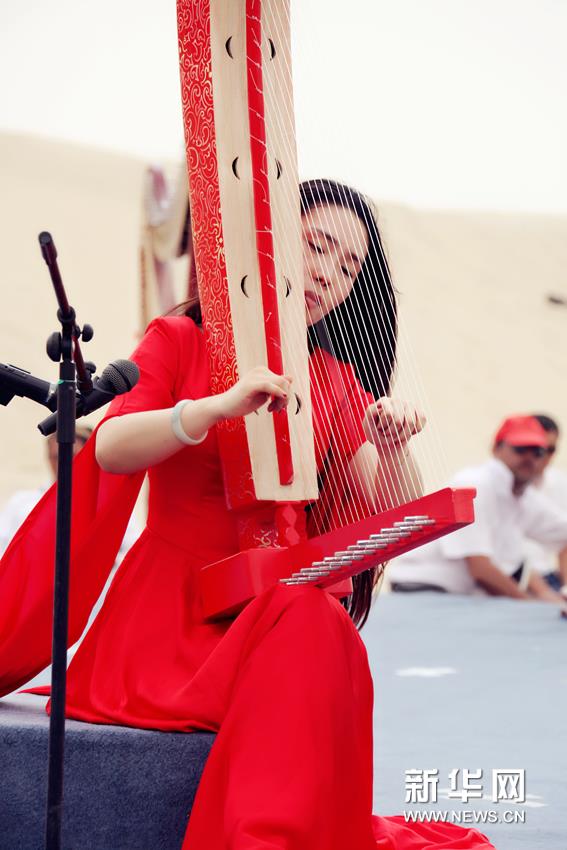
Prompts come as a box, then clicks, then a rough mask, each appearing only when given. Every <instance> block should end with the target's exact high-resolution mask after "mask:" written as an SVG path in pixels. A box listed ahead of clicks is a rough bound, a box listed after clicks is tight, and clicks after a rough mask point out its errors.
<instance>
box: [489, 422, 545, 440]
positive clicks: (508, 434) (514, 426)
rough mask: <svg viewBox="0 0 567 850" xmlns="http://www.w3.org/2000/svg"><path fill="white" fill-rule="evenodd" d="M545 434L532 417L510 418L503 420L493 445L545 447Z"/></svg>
mask: <svg viewBox="0 0 567 850" xmlns="http://www.w3.org/2000/svg"><path fill="white" fill-rule="evenodd" d="M547 442H548V440H547V434H546V433H545V431H544V429H543V428H542V427H541V425H540V424H539V422H538V421H537V419H536V418H535V417H533V416H510V417H509V418H508V419H505V420H504V422H503V423H502V425H501V426H500V428H499V429H498V431H497V432H496V435H495V437H494V443H495V444H496V443H508V445H510V446H541V447H542V448H546V447H547Z"/></svg>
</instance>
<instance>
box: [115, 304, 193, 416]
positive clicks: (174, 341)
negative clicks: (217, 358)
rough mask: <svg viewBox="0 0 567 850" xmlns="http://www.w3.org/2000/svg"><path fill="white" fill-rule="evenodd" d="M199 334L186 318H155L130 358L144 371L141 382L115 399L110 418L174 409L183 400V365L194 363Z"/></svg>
mask: <svg viewBox="0 0 567 850" xmlns="http://www.w3.org/2000/svg"><path fill="white" fill-rule="evenodd" d="M198 333H199V329H198V328H197V326H196V325H195V323H194V322H193V321H192V320H191V319H189V318H187V317H186V316H171V317H160V318H158V319H154V321H153V322H151V323H150V324H149V325H148V328H147V330H146V332H145V334H144V337H143V339H142V340H141V341H140V343H139V345H138V347H137V348H136V350H135V351H134V352H133V354H132V355H131V358H130V359H131V360H133V361H134V363H136V365H137V366H138V368H139V370H140V378H139V381H138V383H137V384H136V386H135V387H134V388H133V389H132V390H130V392H128V393H125V394H124V395H122V396H118V397H117V398H115V399H114V401H113V402H112V404H111V405H110V407H109V409H108V417H110V416H123V415H124V414H126V413H137V412H140V411H142V410H159V409H163V408H167V407H173V405H174V404H175V402H176V400H177V398H178V397H179V396H178V388H179V385H180V379H181V373H182V368H183V367H182V364H184V363H188V362H190V361H191V349H194V348H196V334H198Z"/></svg>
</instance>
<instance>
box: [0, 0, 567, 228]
mask: <svg viewBox="0 0 567 850" xmlns="http://www.w3.org/2000/svg"><path fill="white" fill-rule="evenodd" d="M234 2H236V0H234ZM2 6H3V10H2V33H1V35H0V73H1V79H2V87H1V92H2V93H1V94H0V106H1V109H0V127H1V128H2V129H9V130H15V131H27V132H32V133H41V134H43V135H46V136H52V137H57V138H63V139H69V140H75V141H79V142H83V143H87V144H90V145H95V146H103V147H105V148H110V149H114V150H120V151H125V152H128V153H132V154H136V155H138V156H141V157H143V158H144V159H148V160H152V161H158V162H159V161H161V160H164V159H167V160H170V159H172V158H178V157H179V156H180V152H181V150H182V127H181V108H180V102H179V76H178V68H177V41H176V21H175V2H174V0H136V1H135V2H134V0H120V2H116V0H97V2H96V3H94V2H92V0H91V2H89V3H87V2H85V0H57V2H53V0H42V2H39V0H26V2H22V3H15V2H11V3H8V0H2ZM292 27H293V33H294V77H295V92H296V116H297V138H298V149H299V159H300V171H301V175H302V176H304V177H305V176H322V175H325V176H334V177H338V178H340V179H343V180H346V181H349V182H351V183H353V184H354V185H356V186H358V187H360V188H362V189H363V190H365V191H367V192H369V193H370V194H372V195H374V196H375V197H376V198H386V199H391V200H397V201H405V202H409V203H414V204H418V205H421V206H430V207H431V206H433V207H476V208H487V209H503V210H511V209H512V210H534V211H549V212H563V213H565V212H567V167H566V165H565V153H566V151H567V118H566V109H565V99H566V93H567V60H566V59H565V55H566V52H567V51H566V47H565V45H566V43H567V2H565V0H348V2H339V0H292Z"/></svg>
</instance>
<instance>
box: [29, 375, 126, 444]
mask: <svg viewBox="0 0 567 850" xmlns="http://www.w3.org/2000/svg"><path fill="white" fill-rule="evenodd" d="M139 380H140V370H139V369H138V367H137V366H136V364H135V363H133V362H132V361H131V360H115V361H114V362H113V363H110V364H109V365H108V366H107V367H106V369H104V371H103V372H102V374H101V376H100V378H95V380H94V382H93V389H92V391H91V392H90V393H89V394H88V395H86V396H80V397H79V399H78V401H77V415H76V418H77V419H79V417H81V416H88V415H89V413H92V412H93V411H94V410H98V408H99V407H104V405H105V404H108V402H109V401H112V399H113V398H114V397H115V396H117V395H122V394H123V393H127V392H130V390H131V389H133V388H134V387H135V386H136V384H137V383H138V381H139ZM37 427H38V428H39V430H40V431H41V433H42V434H43V436H44V437H47V435H48V434H53V432H54V431H55V429H56V427H57V414H56V413H53V414H52V415H51V416H48V417H47V419H44V420H43V422H40V423H39V425H38V426H37Z"/></svg>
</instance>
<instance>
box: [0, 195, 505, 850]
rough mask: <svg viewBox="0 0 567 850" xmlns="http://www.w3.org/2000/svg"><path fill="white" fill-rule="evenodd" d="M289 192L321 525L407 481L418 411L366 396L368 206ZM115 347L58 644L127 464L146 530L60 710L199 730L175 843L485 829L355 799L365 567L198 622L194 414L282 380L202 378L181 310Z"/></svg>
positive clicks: (383, 295) (457, 841)
mask: <svg viewBox="0 0 567 850" xmlns="http://www.w3.org/2000/svg"><path fill="white" fill-rule="evenodd" d="M302 203H303V235H304V248H305V283H306V287H305V288H306V310H307V317H308V324H309V325H310V326H311V329H312V330H311V332H310V335H311V357H310V361H311V362H310V368H311V381H312V394H313V411H314V413H313V417H314V429H315V438H316V446H317V462H318V466H319V470H320V472H321V476H322V481H323V508H324V510H323V511H321V512H319V511H318V512H317V513H316V512H315V511H313V513H312V517H311V519H312V522H314V523H315V525H317V524H318V525H319V528H320V530H321V525H323V526H324V525H325V524H327V526H328V524H329V523H330V522H332V521H337V520H338V521H341V520H342V517H343V516H344V515H345V514H348V515H349V518H351V519H353V518H354V517H355V516H356V515H357V514H360V512H362V511H365V510H368V509H369V508H372V509H376V508H380V507H387V506H388V505H389V504H391V503H392V502H393V501H403V500H406V499H407V498H411V497H413V496H414V495H415V488H417V487H418V486H419V476H418V473H417V471H416V468H415V466H414V465H413V461H412V459H411V455H410V454H409V452H408V448H407V443H408V440H409V439H410V437H411V436H412V435H413V434H414V433H416V432H417V431H419V430H420V428H421V426H422V418H421V417H420V415H419V414H418V413H417V412H416V411H414V410H413V409H412V408H410V407H409V406H407V405H403V404H400V403H395V402H393V401H392V400H390V399H388V398H381V397H382V396H384V395H385V394H386V393H387V391H388V388H389V383H390V378H391V372H392V365H393V362H394V352H395V326H396V321H395V320H396V311H395V299H394V293H393V290H392V286H391V282H390V277H389V273H388V268H387V264H386V262H385V260H384V257H383V253H382V248H381V244H380V239H379V235H378V230H377V226H376V222H375V219H374V217H373V215H372V213H371V211H370V209H369V207H368V206H367V204H366V203H365V202H364V200H363V199H362V197H361V196H359V195H358V194H357V193H355V192H352V191H351V190H347V189H345V188H344V187H340V186H337V185H336V184H332V183H329V182H328V181H315V182H313V183H310V184H306V185H304V186H303V187H302ZM197 308H198V305H196V304H194V305H192V307H191V309H190V312H192V313H193V315H194V316H197V315H198V314H197V312H196V310H197ZM341 311H342V315H341ZM345 319H346V320H347V328H348V321H350V323H351V333H350V334H349V341H346V342H345V338H344V332H343V330H342V329H343V328H344V326H345ZM370 321H373V322H374V324H375V327H373V328H371V329H369V328H368V323H369V322H370ZM377 332H378V333H379V334H381V335H382V338H383V339H385V340H387V342H386V343H385V345H384V349H383V351H382V352H381V353H380V356H379V357H378V358H377V363H379V364H381V365H380V367H375V364H373V362H372V359H371V358H370V357H369V355H368V354H365V353H363V352H364V347H365V344H366V339H365V336H366V335H369V336H372V337H375V335H376V333H377ZM355 334H356V335H357V340H358V342H361V344H360V345H357V344H354V345H353V342H352V340H353V339H354V335H355ZM331 351H332V352H333V353H332V354H331V353H330V352H331ZM133 359H134V360H135V361H136V362H137V364H138V366H139V368H140V380H139V383H138V384H137V386H136V387H135V388H134V390H133V391H132V392H130V393H129V394H127V395H125V396H122V397H120V398H119V399H116V400H115V402H114V403H113V404H112V406H111V408H110V411H109V415H108V416H107V418H106V419H105V420H104V422H103V423H102V425H101V426H99V429H98V431H97V434H96V441H95V440H91V441H90V443H89V444H87V447H86V448H85V450H84V451H83V453H82V454H81V455H80V456H79V458H78V462H77V468H76V479H75V481H76V485H75V495H74V517H73V522H74V526H73V528H74V532H73V533H74V539H73V554H72V557H73V565H72V574H71V588H72V591H71V593H72V595H71V600H70V624H71V625H70V641H73V640H74V639H75V638H76V636H77V635H78V633H80V629H81V627H82V623H83V622H84V619H85V617H86V616H88V610H89V607H90V605H91V604H92V601H94V598H96V594H97V592H98V590H100V587H101V583H103V582H104V578H105V575H106V572H107V570H108V569H109V567H110V565H111V563H112V552H113V548H114V546H115V545H116V541H117V540H118V543H119V540H120V534H121V529H122V526H123V524H124V522H125V521H127V516H128V514H129V512H130V511H131V508H132V505H133V502H134V500H135V497H136V494H137V491H138V488H139V485H140V483H141V479H142V478H143V475H144V473H145V471H146V470H147V471H148V475H149V481H150V498H149V511H148V520H147V527H146V529H145V531H144V532H143V534H142V535H141V537H140V538H139V539H138V541H137V542H136V543H135V545H134V547H133V548H132V549H131V550H130V552H129V553H128V555H127V556H126V558H125V559H124V561H123V563H122V565H121V566H120V569H119V570H118V572H117V575H116V577H115V579H114V581H113V583H112V585H111V587H110V590H109V592H108V595H107V597H106V599H105V602H104V605H103V606H102V609H101V611H100V612H99V614H98V616H97V618H96V619H95V621H94V623H93V625H92V626H91V628H90V630H89V631H88V633H87V635H86V637H85V638H84V640H83V642H82V643H81V645H80V647H79V649H78V650H77V652H76V654H75V656H74V658H73V661H72V662H71V665H70V667H69V671H68V683H67V716H69V717H73V718H76V719H79V720H84V721H90V722H94V723H115V724H124V725H130V726H135V727H141V728H148V729H160V730H165V731H172V730H177V731H180V732H190V731H192V730H213V731H215V732H216V733H217V736H216V740H215V743H214V745H213V747H212V750H211V753H210V755H209V758H208V761H207V764H206V767H205V770H204V773H203V776H202V778H201V782H200V785H199V789H198V791H197V796H196V799H195V803H194V806H193V810H192V813H191V817H190V821H189V826H188V830H187V833H186V837H185V841H184V844H183V848H184V850H229V848H230V850H276V849H277V850H284V848H285V850H351V848H352V850H378V848H380V850H390V848H391V849H392V850H393V848H395V850H426V848H452V850H457V848H468V850H477V848H489V847H491V845H490V844H489V842H488V840H487V839H486V838H484V836H482V835H481V834H480V833H478V832H476V831H475V830H464V829H462V828H460V827H456V826H452V825H450V824H431V825H428V824H406V823H405V822H404V820H403V818H373V817H372V815H371V812H372V808H371V806H372V774H373V768H372V703H373V690H372V680H371V676H370V672H369V668H368V662H367V656H366V651H365V648H364V645H363V643H362V641H361V639H360V637H359V634H358V632H357V630H356V627H355V624H354V622H353V620H354V621H355V622H357V623H359V624H360V623H361V622H363V621H364V619H365V618H366V616H367V613H368V608H369V605H370V595H371V589H372V583H373V577H372V575H365V576H363V577H361V578H360V579H359V581H358V582H357V585H356V588H355V593H354V594H353V597H352V598H351V599H350V600H349V601H348V603H347V605H346V607H344V606H343V605H341V604H340V603H339V602H338V601H337V600H335V599H334V598H333V597H332V596H330V595H329V594H328V593H326V592H325V591H323V590H320V589H318V588H314V587H311V588H306V587H283V586H278V587H276V588H273V589H271V590H269V591H267V592H265V593H263V594H262V595H261V596H259V597H258V598H256V599H255V600H254V601H253V602H251V603H250V604H249V605H248V606H247V608H246V609H245V610H244V611H243V612H242V613H241V614H240V615H239V616H238V617H237V618H236V619H235V620H233V621H228V622H219V623H214V624H211V623H205V622H204V621H203V616H202V611H201V603H200V599H199V593H198V584H197V578H198V573H199V570H200V569H201V567H203V566H204V565H206V564H208V563H211V562H213V561H216V560H219V559H221V558H224V557H227V556H228V555H231V554H233V553H235V552H236V551H238V541H237V533H236V526H235V520H234V518H233V516H232V515H231V514H230V513H229V511H228V510H227V508H226V504H225V497H224V487H223V480H222V474H221V467H220V461H219V456H218V449H217V442H216V435H215V429H214V427H213V426H214V425H215V423H216V422H218V421H219V420H221V419H226V418H230V417H236V416H242V415H245V414H247V413H250V412H251V411H253V410H256V409H257V408H259V407H260V406H262V405H263V404H266V403H268V404H269V405H270V407H271V409H273V410H277V409H278V408H280V407H282V406H284V405H285V404H287V399H288V397H289V395H290V383H291V382H292V378H293V376H282V375H275V374H273V373H271V372H269V371H268V370H267V369H265V368H258V369H255V370H253V371H252V372H250V373H249V374H247V375H245V376H243V377H242V378H241V380H239V381H238V383H237V384H236V385H235V386H234V387H233V388H232V389H230V390H229V391H228V392H225V393H222V394H220V395H218V396H211V392H210V373H209V367H208V357H207V354H206V351H205V344H204V338H203V334H202V331H201V329H200V327H199V325H198V324H197V323H196V322H195V321H193V319H192V318H190V317H189V316H185V315H183V316H171V317H166V318H161V319H157V320H155V321H154V322H152V324H151V325H150V326H149V328H148V330H147V333H146V335H145V336H144V339H143V340H142V342H141V343H140V345H139V346H138V348H137V350H136V352H135V353H134V355H133ZM329 387H333V388H338V392H337V393H335V394H334V395H333V394H331V393H330V392H329ZM370 391H372V392H373V393H374V397H378V399H379V400H378V401H377V402H375V401H374V398H373V396H372V395H371V394H370ZM184 400H190V401H188V402H187V403H185V404H180V402H182V401H184ZM175 420H176V421H175ZM172 423H173V424H172ZM95 451H96V460H97V461H98V465H99V467H97V466H96V462H95ZM101 470H103V471H101ZM377 471H379V472H380V475H377ZM339 479H342V480H339ZM329 491H332V494H333V499H332V500H331V499H330V498H329ZM339 493H341V494H342V495H343V498H342V500H341V499H339V498H338V494H339ZM49 498H51V503H50V502H49ZM52 502H53V496H52V495H51V496H50V497H46V500H45V504H44V505H43V509H42V506H41V505H40V506H39V508H37V509H36V512H34V515H32V517H30V519H29V520H28V521H27V523H25V524H24V526H23V527H22V529H21V531H20V533H19V534H18V535H17V537H16V539H15V540H14V543H13V544H12V553H11V556H10V552H9V553H8V556H9V557H7V558H6V559H5V561H4V562H3V563H2V571H1V573H0V598H2V605H3V611H4V612H7V613H8V614H9V615H10V627H9V628H7V629H6V630H5V631H4V632H0V672H1V673H2V676H1V677H0V687H1V688H3V690H4V692H6V691H7V690H10V689H13V688H15V687H17V686H18V685H19V684H20V683H21V682H23V681H25V680H26V677H29V676H30V675H33V673H34V672H35V671H36V669H38V668H39V669H41V665H42V664H43V663H44V662H45V653H46V652H48V651H49V650H48V635H49V620H50V616H49V602H48V601H47V602H46V599H47V600H48V599H49V590H50V580H49V577H48V576H49V572H50V571H49V569H48V566H47V565H48V564H49V563H50V559H49V558H48V559H44V561H45V563H44V564H43V566H41V564H40V557H39V555H38V554H37V550H35V553H36V554H35V556H34V558H30V557H29V555H30V551H34V550H33V546H34V544H35V543H37V542H38V541H39V540H41V541H42V543H43V544H44V550H46V549H47V550H49V547H50V544H51V541H50V540H49V537H48V536H49V534H50V531H49V526H48V523H47V521H46V520H45V516H46V515H47V513H48V512H49V509H50V505H51V507H52ZM88 509H90V510H92V515H91V516H88V517H87V518H85V512H87V513H88ZM42 511H43V512H42ZM315 520H317V522H315ZM42 535H43V537H42ZM46 536H47V539H46ZM42 656H43V657H42Z"/></svg>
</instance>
